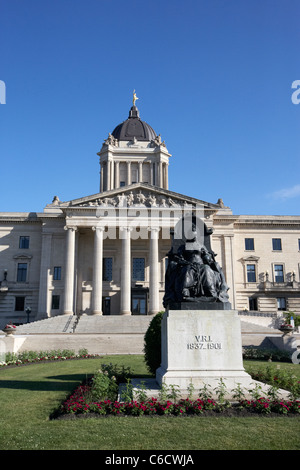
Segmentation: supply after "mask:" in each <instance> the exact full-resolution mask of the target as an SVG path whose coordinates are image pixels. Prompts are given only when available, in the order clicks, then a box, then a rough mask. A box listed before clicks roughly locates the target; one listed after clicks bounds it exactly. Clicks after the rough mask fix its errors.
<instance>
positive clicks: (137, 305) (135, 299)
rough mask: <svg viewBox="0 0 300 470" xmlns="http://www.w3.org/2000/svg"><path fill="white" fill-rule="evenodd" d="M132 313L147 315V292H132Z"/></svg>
mask: <svg viewBox="0 0 300 470" xmlns="http://www.w3.org/2000/svg"><path fill="white" fill-rule="evenodd" d="M131 304H132V306H131V309H132V310H131V311H132V315H147V292H139V293H137V292H132V295H131Z"/></svg>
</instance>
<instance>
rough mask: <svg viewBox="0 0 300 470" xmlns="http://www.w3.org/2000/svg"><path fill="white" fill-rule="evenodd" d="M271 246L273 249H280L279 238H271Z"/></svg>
mask: <svg viewBox="0 0 300 470" xmlns="http://www.w3.org/2000/svg"><path fill="white" fill-rule="evenodd" d="M272 246H273V250H274V251H281V250H282V247H281V238H272Z"/></svg>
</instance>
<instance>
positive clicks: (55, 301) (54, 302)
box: [51, 295, 60, 310]
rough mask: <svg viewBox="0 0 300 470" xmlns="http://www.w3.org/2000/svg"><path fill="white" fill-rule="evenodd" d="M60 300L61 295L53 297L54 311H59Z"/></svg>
mask: <svg viewBox="0 0 300 470" xmlns="http://www.w3.org/2000/svg"><path fill="white" fill-rule="evenodd" d="M59 300H60V296H59V295H52V306H51V308H52V310H58V309H59Z"/></svg>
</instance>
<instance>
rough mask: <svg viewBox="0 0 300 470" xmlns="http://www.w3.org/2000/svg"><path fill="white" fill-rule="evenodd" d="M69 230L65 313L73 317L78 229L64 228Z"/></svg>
mask: <svg viewBox="0 0 300 470" xmlns="http://www.w3.org/2000/svg"><path fill="white" fill-rule="evenodd" d="M64 228H65V230H67V243H66V265H65V293H64V308H63V313H64V314H66V315H72V314H73V313H74V312H73V302H74V270H75V233H76V230H77V227H64Z"/></svg>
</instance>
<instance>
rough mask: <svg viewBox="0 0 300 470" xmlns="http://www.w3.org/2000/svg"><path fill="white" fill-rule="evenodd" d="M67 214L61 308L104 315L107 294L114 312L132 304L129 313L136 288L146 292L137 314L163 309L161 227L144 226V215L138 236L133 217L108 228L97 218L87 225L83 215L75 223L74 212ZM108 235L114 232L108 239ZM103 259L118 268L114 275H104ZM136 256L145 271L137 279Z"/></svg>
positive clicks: (125, 310)
mask: <svg viewBox="0 0 300 470" xmlns="http://www.w3.org/2000/svg"><path fill="white" fill-rule="evenodd" d="M71 219H72V225H68V224H67V225H66V226H65V227H64V229H65V243H66V245H65V256H66V258H65V275H64V280H65V289H64V293H63V311H62V313H63V314H66V315H70V314H72V313H78V314H80V313H86V314H90V315H102V314H103V298H104V297H105V298H106V301H107V300H110V302H111V303H112V304H113V306H112V311H111V313H112V314H120V315H131V314H134V313H135V314H136V313H137V312H136V309H135V312H134V313H132V289H136V288H137V287H138V289H139V292H140V293H141V292H143V293H144V294H145V299H146V300H145V301H146V303H147V305H145V307H144V308H143V311H141V312H138V313H140V314H148V315H153V314H155V313H157V312H158V311H159V310H160V308H161V295H160V290H161V291H162V286H163V281H164V278H163V277H164V268H163V267H162V265H163V264H164V253H159V232H160V228H159V227H157V226H156V227H151V226H148V225H146V220H145V221H144V222H145V223H144V224H142V225H143V228H144V229H145V230H143V231H142V233H143V234H144V235H147V238H143V239H136V233H135V230H134V227H132V226H130V224H131V223H132V220H129V221H128V224H127V225H121V226H118V224H115V226H114V227H112V225H111V224H109V223H107V222H103V221H101V220H98V219H97V218H96V217H95V220H94V225H90V220H87V221H86V223H84V222H83V217H81V221H80V222H81V223H79V220H77V222H78V224H77V225H74V223H75V222H76V216H75V217H71ZM89 219H90V217H89ZM67 220H68V219H67ZM109 229H110V231H109ZM112 229H113V230H112ZM139 229H140V227H139ZM139 233H140V230H139ZM111 234H115V235H116V237H115V238H113V239H111V238H109V235H111ZM112 247H113V248H112ZM105 259H109V260H111V266H112V268H111V269H112V271H113V272H114V273H116V275H115V276H114V278H113V279H112V278H111V279H109V280H106V279H107V277H106V278H105V277H104V272H103V265H104V260H105ZM136 260H143V268H144V274H142V275H140V276H139V277H138V279H137V280H136V279H134V278H133V272H132V270H133V267H134V262H135V261H136Z"/></svg>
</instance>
